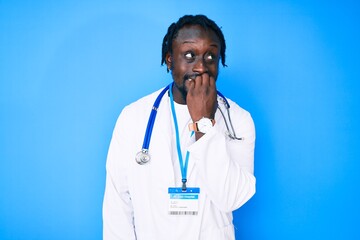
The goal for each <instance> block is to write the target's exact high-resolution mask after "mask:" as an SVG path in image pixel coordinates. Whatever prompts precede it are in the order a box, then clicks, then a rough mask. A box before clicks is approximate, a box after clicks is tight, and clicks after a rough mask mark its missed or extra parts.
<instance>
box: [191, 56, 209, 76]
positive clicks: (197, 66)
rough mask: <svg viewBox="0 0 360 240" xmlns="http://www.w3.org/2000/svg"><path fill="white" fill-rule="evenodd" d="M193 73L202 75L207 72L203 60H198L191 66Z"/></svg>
mask: <svg viewBox="0 0 360 240" xmlns="http://www.w3.org/2000/svg"><path fill="white" fill-rule="evenodd" d="M192 70H193V72H195V73H198V74H200V75H201V74H203V73H207V72H208V67H207V65H206V63H205V61H204V59H198V60H197V61H196V62H195V63H194V65H193V69H192Z"/></svg>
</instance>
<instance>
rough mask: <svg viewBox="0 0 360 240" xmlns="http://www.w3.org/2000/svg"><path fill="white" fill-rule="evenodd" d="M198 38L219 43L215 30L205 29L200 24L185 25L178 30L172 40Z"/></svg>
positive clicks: (181, 40) (179, 40)
mask: <svg viewBox="0 0 360 240" xmlns="http://www.w3.org/2000/svg"><path fill="white" fill-rule="evenodd" d="M199 39H202V40H206V41H209V42H212V43H216V44H218V45H220V40H219V38H218V36H217V35H216V34H215V32H214V31H213V30H212V29H211V28H207V29H205V28H204V27H202V26H200V25H185V26H184V27H182V28H181V29H180V30H179V31H178V33H177V36H176V38H175V39H174V42H177V43H183V42H188V41H189V42H191V41H196V40H199Z"/></svg>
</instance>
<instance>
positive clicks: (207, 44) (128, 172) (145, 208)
mask: <svg viewBox="0 0 360 240" xmlns="http://www.w3.org/2000/svg"><path fill="white" fill-rule="evenodd" d="M225 49H226V45H225V40H224V36H223V34H222V31H221V30H220V28H219V27H218V26H217V25H216V24H215V22H213V21H212V20H210V19H208V18H207V17H206V16H204V15H196V16H190V15H186V16H183V17H182V18H180V19H179V20H178V22H176V23H173V24H171V25H170V27H169V29H168V32H167V34H166V35H165V37H164V40H163V45H162V64H164V63H165V64H166V66H167V68H168V71H170V72H171V75H172V78H173V83H172V84H170V85H169V90H168V91H167V89H164V90H163V91H162V92H161V94H160V95H163V96H162V97H161V96H160V97H158V95H159V92H160V91H157V92H155V93H153V94H150V95H149V96H146V97H144V98H141V99H140V100H138V101H136V102H134V103H132V104H130V105H129V106H127V107H125V108H124V109H123V111H122V112H121V114H120V116H119V119H118V121H117V123H116V126H115V129H114V133H113V138H112V140H111V143H110V148H109V153H108V158H107V168H106V169H107V177H106V190H105V196H104V205H103V222H104V229H103V231H104V232H103V234H104V239H138V240H142V239H145V240H149V239H156V240H161V239H185V240H187V239H189V240H194V239H206V240H209V239H214V240H222V239H234V238H235V236H234V226H233V223H232V211H234V210H236V209H237V208H239V207H240V206H242V205H243V204H244V203H245V202H246V201H248V200H249V199H250V198H251V197H252V196H253V194H254V193H255V177H254V176H253V171H254V145H255V129H254V125H253V121H252V118H251V116H250V114H249V113H248V112H246V111H245V110H243V109H242V108H240V107H239V106H238V105H237V104H236V103H234V102H232V101H230V100H228V102H229V104H230V108H229V111H230V117H231V121H229V119H228V118H227V114H226V110H224V103H223V102H222V99H223V98H220V97H218V93H217V89H216V80H217V77H218V72H219V62H220V61H221V63H222V65H223V66H226V65H225ZM154 102H157V103H154ZM153 105H154V106H153ZM152 109H153V110H152ZM150 111H152V114H151V116H152V117H150V119H149V114H150ZM154 116H155V117H154ZM225 119H227V121H225ZM148 120H149V122H150V124H148ZM149 128H150V129H151V128H152V131H151V130H150V131H148V130H149ZM147 129H148V130H147ZM189 129H190V130H189ZM231 129H233V131H231ZM145 132H148V133H147V134H145ZM150 132H151V133H150ZM229 133H230V134H229ZM144 135H146V136H145V137H144ZM144 138H145V139H144ZM150 140H151V141H150ZM141 144H143V151H142V152H140V153H138V152H139V150H141ZM147 154H149V155H147ZM149 156H150V157H149Z"/></svg>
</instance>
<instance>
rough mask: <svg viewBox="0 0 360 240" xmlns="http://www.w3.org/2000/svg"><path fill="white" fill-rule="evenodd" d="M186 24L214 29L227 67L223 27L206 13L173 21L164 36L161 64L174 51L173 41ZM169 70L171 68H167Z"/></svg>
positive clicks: (221, 55) (223, 63) (222, 58)
mask: <svg viewBox="0 0 360 240" xmlns="http://www.w3.org/2000/svg"><path fill="white" fill-rule="evenodd" d="M185 25H200V26H201V27H203V28H204V29H206V30H207V29H211V30H212V31H214V33H215V34H216V36H217V37H218V38H219V40H220V58H221V64H222V65H223V66H224V67H226V64H225V50H226V44H225V38H224V35H223V33H222V31H221V29H220V28H219V27H218V25H216V23H215V22H214V21H213V20H211V19H209V18H207V17H206V16H205V15H185V16H183V17H181V18H180V19H179V20H178V21H177V22H176V23H172V24H171V25H170V26H169V28H168V31H167V33H166V35H165V36H164V39H163V43H162V56H161V65H164V63H166V61H165V58H166V54H167V53H172V42H173V40H174V39H175V38H176V37H177V34H178V32H179V30H180V29H181V28H182V27H184V26H185ZM167 71H169V70H167Z"/></svg>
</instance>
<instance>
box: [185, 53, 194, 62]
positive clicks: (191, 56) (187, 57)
mask: <svg viewBox="0 0 360 240" xmlns="http://www.w3.org/2000/svg"><path fill="white" fill-rule="evenodd" d="M194 57H195V55H194V54H193V53H192V52H187V53H185V58H186V59H187V60H192V59H194Z"/></svg>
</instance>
